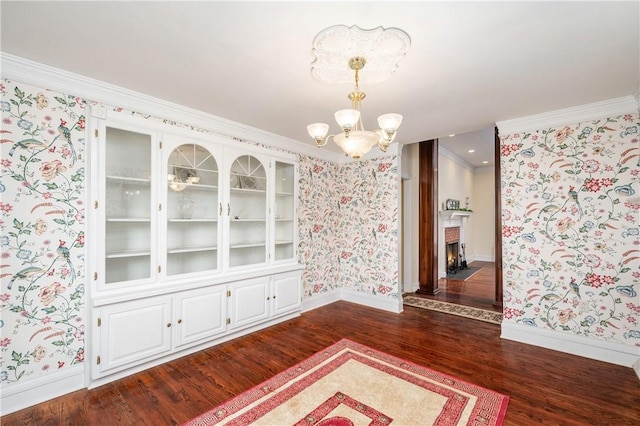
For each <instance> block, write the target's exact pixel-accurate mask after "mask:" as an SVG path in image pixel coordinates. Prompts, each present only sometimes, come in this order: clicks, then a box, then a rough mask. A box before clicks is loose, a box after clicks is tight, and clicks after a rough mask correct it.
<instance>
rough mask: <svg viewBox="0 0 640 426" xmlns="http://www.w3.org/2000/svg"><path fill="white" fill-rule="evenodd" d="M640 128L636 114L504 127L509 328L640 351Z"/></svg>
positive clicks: (506, 320) (504, 230) (506, 316)
mask: <svg viewBox="0 0 640 426" xmlns="http://www.w3.org/2000/svg"><path fill="white" fill-rule="evenodd" d="M639 136H640V118H639V115H638V113H631V114H626V115H622V116H614V117H608V118H601V119H594V120H590V121H585V122H581V123H577V124H576V123H573V124H567V125H564V126H563V125H561V126H555V127H547V128H541V129H538V130H534V131H526V132H522V133H512V134H502V133H501V135H500V143H501V186H502V188H504V190H503V191H502V200H501V201H502V209H503V210H502V212H501V214H502V218H503V222H502V237H503V246H502V254H503V276H504V322H503V331H504V330H505V327H511V328H515V327H514V326H521V327H522V328H524V329H525V330H523V333H527V334H529V335H535V334H538V333H540V330H546V331H550V332H554V333H557V334H558V337H557V339H559V340H561V341H563V342H564V341H570V340H571V339H573V340H574V341H580V342H582V341H583V340H582V339H590V340H593V341H596V343H595V344H594V345H593V346H594V347H596V346H597V347H604V345H605V343H616V344H621V345H626V347H628V348H629V353H631V352H632V351H633V352H635V353H636V354H637V347H638V345H639V344H640V296H639V293H640V273H639V272H638V271H640V256H639V255H638V254H639V253H640V250H639V246H640V237H639V235H640V223H639V221H638V220H639V219H638V218H639V215H638V212H639V211H640V197H639V196H638V194H640V174H639V167H638V165H639V163H638V158H640V143H639ZM576 339H580V340H576ZM631 348H633V349H631ZM636 356H637V355H636Z"/></svg>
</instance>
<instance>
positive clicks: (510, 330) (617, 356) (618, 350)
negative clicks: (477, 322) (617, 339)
mask: <svg viewBox="0 0 640 426" xmlns="http://www.w3.org/2000/svg"><path fill="white" fill-rule="evenodd" d="M500 337H502V338H503V339H508V340H514V341H516V342H521V343H526V344H529V345H534V346H540V347H543V348H547V349H553V350H556V351H560V352H565V353H569V354H572V355H578V356H583V357H585V358H591V359H595V360H598V361H604V362H608V363H611V364H617V365H622V366H625V367H633V368H634V369H636V373H638V370H640V347H638V346H628V345H623V344H620V343H612V342H605V341H600V340H595V339H589V338H587V337H582V336H576V335H573V334H568V333H560V332H558V331H552V330H545V329H539V328H536V327H531V326H528V325H521V324H514V323H511V322H503V323H502V333H501V335H500ZM639 377H640V374H639Z"/></svg>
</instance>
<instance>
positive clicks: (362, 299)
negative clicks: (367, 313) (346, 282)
mask: <svg viewBox="0 0 640 426" xmlns="http://www.w3.org/2000/svg"><path fill="white" fill-rule="evenodd" d="M340 295H341V298H340V300H344V301H346V302H351V303H357V304H359V305H363V306H367V307H369V308H375V309H381V310H383V311H387V312H393V313H395V314H399V313H400V312H402V310H403V309H402V299H401V298H400V299H394V298H392V297H387V296H375V295H373V294H368V293H360V292H358V291H355V290H349V289H342V290H340Z"/></svg>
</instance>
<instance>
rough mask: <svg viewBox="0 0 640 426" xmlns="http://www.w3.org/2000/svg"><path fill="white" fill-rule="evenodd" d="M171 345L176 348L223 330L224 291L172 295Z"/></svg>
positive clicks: (219, 287)
mask: <svg viewBox="0 0 640 426" xmlns="http://www.w3.org/2000/svg"><path fill="white" fill-rule="evenodd" d="M175 318H176V321H175V322H176V324H175V328H174V330H175V336H176V340H175V342H176V343H175V345H176V347H180V346H183V345H187V344H189V343H195V342H198V341H201V340H205V339H208V338H210V337H213V336H216V335H218V334H222V333H224V332H225V331H226V329H227V323H226V320H227V288H226V286H217V287H208V288H203V289H198V290H193V291H188V292H185V293H181V294H178V295H177V296H176V315H175Z"/></svg>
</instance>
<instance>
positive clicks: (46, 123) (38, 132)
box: [0, 79, 87, 388]
mask: <svg viewBox="0 0 640 426" xmlns="http://www.w3.org/2000/svg"><path fill="white" fill-rule="evenodd" d="M0 90H1V91H2V101H1V111H2V132H3V137H2V139H3V140H2V144H0V149H1V152H2V161H1V162H0V166H1V169H0V193H2V201H1V202H0V233H1V234H0V243H1V249H2V265H1V266H0V268H2V269H1V270H0V274H1V275H0V277H1V278H2V289H1V290H0V291H1V293H0V310H1V312H2V320H1V321H0V333H1V335H2V338H1V339H0V352H1V354H2V357H1V358H0V369H1V373H0V379H1V380H0V381H1V382H2V387H3V388H4V387H5V386H6V385H7V384H17V383H18V382H21V381H24V380H27V379H33V378H35V377H38V376H42V375H45V374H49V373H54V372H63V371H65V370H68V369H70V368H72V367H73V366H75V365H78V364H82V362H83V361H84V355H85V325H86V318H85V304H86V300H85V299H86V298H85V294H86V288H85V285H86V284H85V282H86V277H85V249H84V246H85V235H86V227H85V220H84V216H85V205H84V202H85V196H86V191H85V189H86V187H85V182H86V167H87V163H86V162H85V140H86V137H85V133H86V132H85V110H84V109H85V105H86V103H85V101H84V100H83V99H80V98H78V97H76V96H72V95H67V94H64V93H58V92H54V91H50V90H45V89H43V88H38V87H34V86H30V85H27V84H21V83H17V82H13V81H9V80H6V79H3V80H2V84H0ZM5 142H6V143H5Z"/></svg>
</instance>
